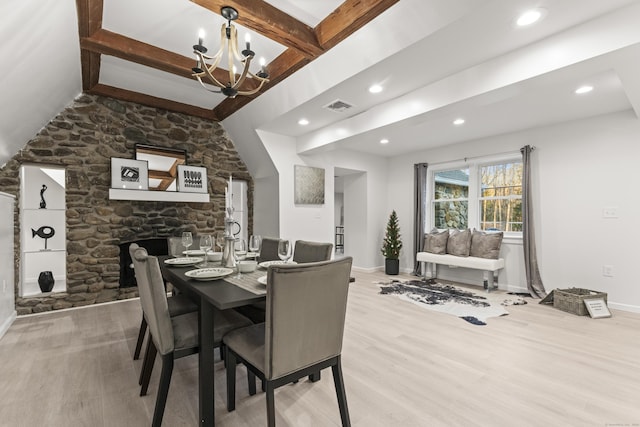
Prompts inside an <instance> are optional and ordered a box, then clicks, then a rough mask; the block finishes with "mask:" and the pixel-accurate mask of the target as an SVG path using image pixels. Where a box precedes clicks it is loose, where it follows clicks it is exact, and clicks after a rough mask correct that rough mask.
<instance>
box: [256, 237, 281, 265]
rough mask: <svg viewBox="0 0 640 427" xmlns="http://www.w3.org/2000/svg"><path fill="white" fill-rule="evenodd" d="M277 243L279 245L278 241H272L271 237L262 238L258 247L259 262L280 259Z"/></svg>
mask: <svg viewBox="0 0 640 427" xmlns="http://www.w3.org/2000/svg"><path fill="white" fill-rule="evenodd" d="M278 243H280V239H274V238H272V237H263V238H262V244H261V245H260V262H265V261H275V260H279V259H280V257H278Z"/></svg>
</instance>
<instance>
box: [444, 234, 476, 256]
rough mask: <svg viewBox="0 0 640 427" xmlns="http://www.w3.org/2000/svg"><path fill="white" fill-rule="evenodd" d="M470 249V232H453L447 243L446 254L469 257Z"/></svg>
mask: <svg viewBox="0 0 640 427" xmlns="http://www.w3.org/2000/svg"><path fill="white" fill-rule="evenodd" d="M470 249H471V230H469V229H466V230H464V231H460V230H453V231H452V232H451V234H450V235H449V241H448V242H447V253H448V254H451V255H455V256H469V250H470Z"/></svg>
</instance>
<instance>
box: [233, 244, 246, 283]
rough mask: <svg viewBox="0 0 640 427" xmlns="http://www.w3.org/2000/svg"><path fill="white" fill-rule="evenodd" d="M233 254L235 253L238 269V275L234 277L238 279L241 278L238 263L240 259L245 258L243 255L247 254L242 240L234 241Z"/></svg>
mask: <svg viewBox="0 0 640 427" xmlns="http://www.w3.org/2000/svg"><path fill="white" fill-rule="evenodd" d="M234 252H235V256H236V267H237V268H238V275H237V276H236V278H238V279H239V278H240V277H242V272H241V271H240V263H239V261H240V260H241V259H244V258H245V255H246V254H247V247H246V245H245V242H244V240H242V239H236V241H235V244H234Z"/></svg>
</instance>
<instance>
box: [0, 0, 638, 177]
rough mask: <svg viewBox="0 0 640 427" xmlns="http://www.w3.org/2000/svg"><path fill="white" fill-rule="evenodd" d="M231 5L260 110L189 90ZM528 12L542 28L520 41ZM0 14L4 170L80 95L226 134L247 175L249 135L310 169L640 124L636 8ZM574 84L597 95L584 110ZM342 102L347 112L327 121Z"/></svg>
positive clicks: (81, 4) (264, 0) (267, 5)
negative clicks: (346, 158)
mask: <svg viewBox="0 0 640 427" xmlns="http://www.w3.org/2000/svg"><path fill="white" fill-rule="evenodd" d="M226 5H228V6H233V7H235V8H236V9H237V10H238V12H239V15H240V18H239V19H238V20H237V22H236V26H237V27H238V31H239V34H240V39H241V40H242V38H243V34H244V33H250V34H251V46H252V49H253V50H254V51H256V54H257V56H264V57H265V59H266V60H267V64H268V65H267V69H268V71H269V73H270V75H271V81H270V83H269V84H268V86H267V87H266V88H265V89H263V90H262V91H261V92H260V93H258V94H256V95H255V96H251V97H242V96H238V97H236V98H235V99H226V98H225V97H224V96H222V95H221V94H215V93H210V92H208V91H205V90H204V89H202V87H201V86H200V85H199V84H198V83H197V82H196V81H195V80H194V79H193V78H191V76H190V74H191V72H190V69H191V67H193V65H194V59H193V54H192V45H193V44H195V42H196V41H197V33H198V30H199V29H200V28H203V29H205V31H206V36H205V44H207V45H208V46H209V49H210V50H212V49H214V48H217V46H218V45H219V40H218V38H219V29H220V26H221V25H222V24H223V23H224V19H223V18H222V17H221V16H220V15H219V13H220V8H221V7H222V6H226ZM532 7H538V8H542V10H543V11H544V19H542V20H541V21H540V22H539V23H538V24H536V25H533V26H530V27H526V28H517V27H516V26H515V25H514V21H515V19H516V17H517V16H518V15H519V14H520V13H521V12H522V11H524V10H526V9H529V8H532ZM0 13H1V16H2V18H0V19H1V20H2V25H1V26H0V36H1V37H2V40H3V42H2V44H0V61H2V64H3V67H2V69H3V73H2V77H0V90H1V91H2V94H3V96H2V100H1V101H0V103H1V104H0V105H2V114H0V164H4V163H5V162H6V161H7V160H8V159H9V158H11V157H12V156H13V155H14V154H15V153H16V152H17V151H18V150H19V149H20V148H21V147H22V146H24V144H25V143H26V142H27V141H28V140H29V139H31V138H32V137H33V136H34V135H35V134H36V133H37V132H38V130H39V129H40V128H42V126H44V125H45V124H46V123H47V122H48V121H49V120H51V119H52V118H54V117H55V115H56V114H57V113H58V112H60V111H61V110H62V109H63V108H64V107H65V106H66V105H68V104H69V103H70V102H71V100H72V99H73V98H75V97H76V96H77V95H78V94H79V93H80V92H82V91H87V92H92V93H96V94H102V95H107V96H112V97H115V98H119V99H123V100H129V101H135V102H138V103H141V104H145V105H151V106H155V107H159V108H164V109H167V110H171V111H177V112H183V113H187V114H192V115H195V116H199V117H206V118H210V119H212V120H223V125H224V126H225V128H226V129H227V131H228V132H229V133H230V134H231V136H232V138H233V139H234V141H235V142H236V144H237V145H239V150H240V152H241V155H243V158H244V156H245V155H246V157H247V161H248V163H249V166H250V168H251V164H252V163H257V162H258V161H259V160H258V159H252V158H251V156H252V155H254V156H263V154H264V152H263V151H261V150H257V151H256V152H255V153H253V152H252V148H253V147H257V146H259V145H260V140H259V137H258V133H256V130H257V131H259V132H260V131H264V132H271V133H274V134H278V135H283V136H287V137H289V138H293V139H294V140H295V141H296V143H297V146H298V152H299V153H301V154H312V153H315V152H318V151H324V150H336V149H348V150H356V151H363V152H367V153H373V154H376V155H380V156H387V157H388V156H393V155H399V154H403V153H407V152H411V151H416V150H424V149H426V148H429V147H433V146H437V145H442V144H447V143H455V142H460V141H464V140H469V139H474V138H479V137H485V136H490V135H492V134H500V133H505V132H513V131H517V130H519V129H526V128H531V127H536V126H543V125H547V124H552V123H557V122H561V121H567V120H575V119H579V118H584V117H590V116H595V115H599V114H605V113H608V112H612V111H619V110H624V109H634V110H635V111H640V72H639V71H640V69H639V67H640V66H639V65H638V63H639V62H640V61H638V58H639V56H638V53H639V52H638V51H639V48H638V46H639V44H640V26H638V25H637V22H640V1H639V0H607V1H604V2H603V1H601V0H536V1H533V0H345V1H342V0H236V1H217V0H192V1H188V0H46V1H42V0H8V1H3V2H2V3H1V4H0ZM373 83H378V84H380V85H381V86H382V88H383V91H382V92H381V93H378V94H371V93H369V92H368V87H369V86H370V85H371V84H373ZM581 84H591V85H593V86H594V91H593V92H592V93H591V94H590V95H589V96H588V97H583V98H576V97H575V94H573V90H574V89H575V87H577V86H579V85H581ZM336 100H341V101H344V102H346V103H348V104H350V105H351V108H348V109H346V110H345V111H343V112H334V111H330V110H328V109H326V108H323V107H324V106H326V105H327V104H330V103H332V102H334V101H336ZM303 117H304V118H307V119H308V120H309V122H310V123H309V125H307V126H304V127H302V126H299V125H298V124H297V122H298V120H299V119H300V118H303ZM458 117H464V118H465V120H466V123H465V125H464V126H459V127H455V128H454V127H452V125H451V122H452V121H453V119H455V118H458ZM382 138H386V139H389V140H390V143H389V144H386V145H381V144H379V140H380V139H382ZM254 169H255V168H254Z"/></svg>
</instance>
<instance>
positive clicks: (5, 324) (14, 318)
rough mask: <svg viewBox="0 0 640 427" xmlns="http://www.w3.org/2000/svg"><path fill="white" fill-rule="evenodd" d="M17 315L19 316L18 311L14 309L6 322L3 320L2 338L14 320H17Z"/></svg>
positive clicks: (0, 328)
mask: <svg viewBox="0 0 640 427" xmlns="http://www.w3.org/2000/svg"><path fill="white" fill-rule="evenodd" d="M16 317H18V312H17V311H15V310H13V313H11V315H9V317H7V318H6V319H5V321H4V322H2V325H0V338H2V337H3V336H4V334H5V333H6V332H7V331H8V330H9V327H10V326H11V324H13V321H14V320H16Z"/></svg>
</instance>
